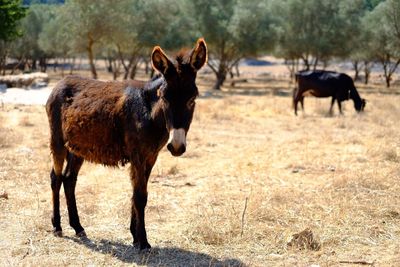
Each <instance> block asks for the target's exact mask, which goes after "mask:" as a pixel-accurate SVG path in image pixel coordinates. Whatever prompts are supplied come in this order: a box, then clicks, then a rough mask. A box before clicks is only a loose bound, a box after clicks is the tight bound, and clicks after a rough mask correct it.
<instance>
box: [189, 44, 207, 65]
mask: <svg viewBox="0 0 400 267" xmlns="http://www.w3.org/2000/svg"><path fill="white" fill-rule="evenodd" d="M206 62H207V45H206V42H205V41H204V39H203V38H200V39H199V40H197V43H196V46H195V48H194V49H193V51H192V53H191V55H190V65H191V66H192V67H193V69H194V70H195V71H198V70H199V69H201V67H203V65H204V64H205V63H206Z"/></svg>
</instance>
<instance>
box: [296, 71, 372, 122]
mask: <svg viewBox="0 0 400 267" xmlns="http://www.w3.org/2000/svg"><path fill="white" fill-rule="evenodd" d="M296 84H297V86H296V88H295V90H294V92H293V105H294V113H295V114H296V115H297V103H298V102H299V101H300V103H301V107H302V109H303V110H304V97H305V96H306V95H313V96H315V97H330V96H331V97H332V102H331V107H330V109H329V112H330V113H331V114H332V111H333V110H332V109H333V104H334V103H335V100H336V101H337V103H338V107H339V111H340V113H341V114H342V101H344V100H348V99H349V98H351V99H352V100H353V102H354V108H355V109H356V110H357V111H358V112H360V111H363V110H364V107H365V99H362V98H361V97H360V95H359V94H358V92H357V89H356V87H355V86H354V82H353V79H351V77H349V76H348V75H347V74H344V73H337V72H333V71H324V70H316V71H299V72H297V73H296Z"/></svg>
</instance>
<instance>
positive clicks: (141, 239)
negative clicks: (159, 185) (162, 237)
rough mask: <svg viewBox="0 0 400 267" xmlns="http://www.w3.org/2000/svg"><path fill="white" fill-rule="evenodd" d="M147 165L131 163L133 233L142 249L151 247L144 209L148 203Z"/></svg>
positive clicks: (135, 243) (134, 241)
mask: <svg viewBox="0 0 400 267" xmlns="http://www.w3.org/2000/svg"><path fill="white" fill-rule="evenodd" d="M145 172H146V171H145V165H144V164H139V163H138V162H132V163H131V182H132V186H133V196H132V215H131V216H132V217H131V227H130V228H131V233H132V236H133V243H134V245H139V248H140V249H146V248H151V246H150V244H149V243H148V242H147V235H146V229H145V222H144V209H145V207H146V204H147V179H146V175H145Z"/></svg>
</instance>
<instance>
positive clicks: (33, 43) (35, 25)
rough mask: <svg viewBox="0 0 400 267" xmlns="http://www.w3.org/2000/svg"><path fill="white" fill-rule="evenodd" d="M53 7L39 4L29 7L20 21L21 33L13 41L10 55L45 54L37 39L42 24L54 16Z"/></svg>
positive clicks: (42, 26)
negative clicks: (20, 35) (19, 36)
mask: <svg viewBox="0 0 400 267" xmlns="http://www.w3.org/2000/svg"><path fill="white" fill-rule="evenodd" d="M53 9H54V8H53V6H49V5H41V4H38V5H32V6H31V7H30V8H29V10H28V12H27V15H26V17H25V18H23V19H22V20H21V23H20V25H21V26H20V27H21V29H22V33H23V35H22V37H21V38H19V39H17V40H16V41H14V42H13V46H12V50H11V56H14V57H17V58H22V57H28V58H39V57H43V56H44V55H45V51H43V50H42V49H41V48H40V46H39V43H38V40H39V35H40V33H41V32H42V31H43V28H44V26H45V25H46V24H47V23H48V21H50V20H51V19H52V18H53V17H54V16H55V13H54V12H53Z"/></svg>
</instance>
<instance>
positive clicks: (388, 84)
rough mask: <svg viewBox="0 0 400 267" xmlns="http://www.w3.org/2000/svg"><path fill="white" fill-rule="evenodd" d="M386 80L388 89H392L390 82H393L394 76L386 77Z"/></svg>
mask: <svg viewBox="0 0 400 267" xmlns="http://www.w3.org/2000/svg"><path fill="white" fill-rule="evenodd" d="M385 80H386V87H387V88H390V81H391V80H392V75H388V76H386V77H385Z"/></svg>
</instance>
